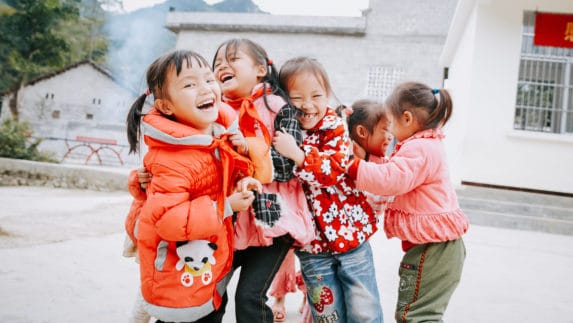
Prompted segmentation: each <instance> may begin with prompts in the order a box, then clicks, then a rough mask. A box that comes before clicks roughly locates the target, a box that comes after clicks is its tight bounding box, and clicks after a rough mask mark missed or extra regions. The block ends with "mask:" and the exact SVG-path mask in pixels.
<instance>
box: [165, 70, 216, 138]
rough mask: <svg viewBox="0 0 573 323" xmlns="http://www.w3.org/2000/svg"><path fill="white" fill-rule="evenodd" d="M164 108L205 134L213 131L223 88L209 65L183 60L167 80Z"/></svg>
mask: <svg viewBox="0 0 573 323" xmlns="http://www.w3.org/2000/svg"><path fill="white" fill-rule="evenodd" d="M165 93H166V95H165V101H167V104H166V105H164V106H165V108H164V109H165V111H161V112H163V113H165V114H168V115H173V116H174V117H175V119H176V120H177V121H178V122H181V123H183V124H186V125H188V126H191V127H193V128H196V129H198V130H199V131H202V132H204V133H209V132H210V131H211V126H212V124H213V122H215V120H217V117H218V113H219V109H218V107H219V104H220V103H221V89H220V88H219V85H218V84H217V81H216V80H215V76H214V75H213V72H212V71H211V69H210V68H209V66H208V65H203V66H199V63H198V62H197V61H193V66H188V65H187V63H184V64H183V66H182V68H181V72H180V73H179V75H177V73H176V70H175V67H173V66H171V67H170V68H169V71H168V73H167V75H166V80H165Z"/></svg>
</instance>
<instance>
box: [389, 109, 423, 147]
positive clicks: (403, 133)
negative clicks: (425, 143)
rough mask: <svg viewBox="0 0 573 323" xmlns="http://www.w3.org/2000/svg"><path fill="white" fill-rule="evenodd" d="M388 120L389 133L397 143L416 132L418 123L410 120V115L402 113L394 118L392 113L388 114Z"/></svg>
mask: <svg viewBox="0 0 573 323" xmlns="http://www.w3.org/2000/svg"><path fill="white" fill-rule="evenodd" d="M388 119H389V120H390V132H391V133H392V135H393V136H394V137H395V138H396V140H398V141H402V140H404V139H406V138H408V137H410V136H411V135H413V134H414V133H416V131H417V130H418V128H419V127H418V123H417V122H415V120H414V119H413V118H412V114H411V113H409V112H404V113H403V114H402V115H401V116H399V117H396V116H394V115H393V114H392V113H388Z"/></svg>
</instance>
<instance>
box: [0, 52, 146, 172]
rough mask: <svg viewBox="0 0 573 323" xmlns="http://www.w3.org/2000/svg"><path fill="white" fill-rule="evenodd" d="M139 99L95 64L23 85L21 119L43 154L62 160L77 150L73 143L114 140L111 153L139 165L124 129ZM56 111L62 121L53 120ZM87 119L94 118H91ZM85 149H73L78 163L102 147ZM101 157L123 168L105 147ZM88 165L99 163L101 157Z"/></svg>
mask: <svg viewBox="0 0 573 323" xmlns="http://www.w3.org/2000/svg"><path fill="white" fill-rule="evenodd" d="M12 97H13V94H9V95H7V96H5V97H4V98H3V100H2V101H3V102H2V116H1V118H2V119H4V118H9V117H11V113H10V109H9V106H8V102H9V100H10V99H11V98H12ZM135 99H136V97H135V95H134V93H133V92H132V91H130V90H128V89H126V88H123V87H121V86H120V85H118V84H117V83H116V82H114V81H113V80H112V79H111V78H110V77H109V76H107V75H105V74H103V73H102V72H100V71H99V70H97V69H96V68H94V67H93V66H92V65H90V64H87V63H86V64H80V65H78V66H77V67H72V68H70V69H69V70H66V71H63V72H62V73H59V74H56V75H54V76H52V77H49V78H45V79H41V80H39V81H37V82H36V83H34V84H31V85H28V86H25V87H24V88H23V89H22V90H21V91H20V92H19V107H20V108H19V120H20V121H27V122H29V123H30V125H31V127H32V130H33V135H34V136H35V137H39V138H43V141H42V144H41V145H40V146H39V149H40V150H45V151H51V152H53V153H54V154H55V157H56V158H57V159H60V160H63V157H64V155H65V154H66V153H67V152H68V151H69V150H70V148H71V147H73V146H75V145H79V144H80V143H79V142H77V141H75V140H76V139H77V138H78V136H80V137H91V138H98V139H104V140H112V141H115V143H116V144H117V145H116V146H114V147H113V150H114V151H117V152H120V154H121V158H122V160H123V161H124V162H125V161H133V163H135V164H137V163H139V158H138V156H128V155H127V151H128V148H127V145H128V143H127V136H126V126H125V118H126V116H127V111H128V110H129V108H130V106H131V104H132V103H133V101H134V100H135ZM56 111H59V117H54V114H55V113H57V112H56ZM87 114H91V115H92V116H93V118H91V119H88V118H87V117H86V116H87ZM95 141H97V140H95ZM86 145H90V146H82V147H78V148H77V149H73V151H74V156H75V158H76V159H78V160H77V161H78V162H83V161H85V160H86V158H87V156H88V155H89V154H90V153H91V150H90V147H91V148H93V149H98V148H100V147H101V145H99V144H97V143H86ZM98 154H100V156H102V157H103V158H105V159H107V161H108V162H111V163H113V164H117V163H119V160H118V158H117V156H116V155H115V153H114V152H113V151H111V150H110V149H107V148H104V149H102V150H100V151H99V152H98ZM68 160H69V159H66V161H68ZM89 163H90V164H98V162H97V156H95V155H94V156H93V157H92V159H90V161H89Z"/></svg>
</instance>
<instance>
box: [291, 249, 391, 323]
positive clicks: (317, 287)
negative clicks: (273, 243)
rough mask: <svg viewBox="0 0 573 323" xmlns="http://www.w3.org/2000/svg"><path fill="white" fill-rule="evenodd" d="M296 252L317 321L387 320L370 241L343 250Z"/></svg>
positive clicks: (363, 322) (314, 319)
mask: <svg viewBox="0 0 573 323" xmlns="http://www.w3.org/2000/svg"><path fill="white" fill-rule="evenodd" d="M296 255H297V256H298V257H299V261H300V265H301V271H302V277H303V279H304V282H305V284H306V293H307V297H308V298H307V299H308V302H309V303H310V307H311V311H312V316H313V321H314V322H319V323H320V322H348V323H365V322H376V323H380V322H384V318H383V316H382V305H381V303H380V296H379V294H378V285H377V283H376V271H375V269H374V260H373V258H372V249H371V248H370V243H369V242H368V241H366V242H365V243H363V244H362V245H360V246H359V247H357V248H355V249H353V250H350V251H348V252H345V253H341V254H331V253H320V254H316V255H313V254H310V253H307V252H301V251H297V252H296Z"/></svg>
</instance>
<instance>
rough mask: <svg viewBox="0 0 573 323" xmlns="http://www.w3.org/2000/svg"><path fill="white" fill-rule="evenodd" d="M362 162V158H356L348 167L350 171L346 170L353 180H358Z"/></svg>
mask: <svg viewBox="0 0 573 323" xmlns="http://www.w3.org/2000/svg"><path fill="white" fill-rule="evenodd" d="M361 161H362V160H361V159H360V158H357V157H354V158H352V159H351V160H350V163H349V165H348V169H347V170H346V173H347V174H348V176H350V178H352V179H353V180H356V178H358V166H359V164H360V162H361Z"/></svg>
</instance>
